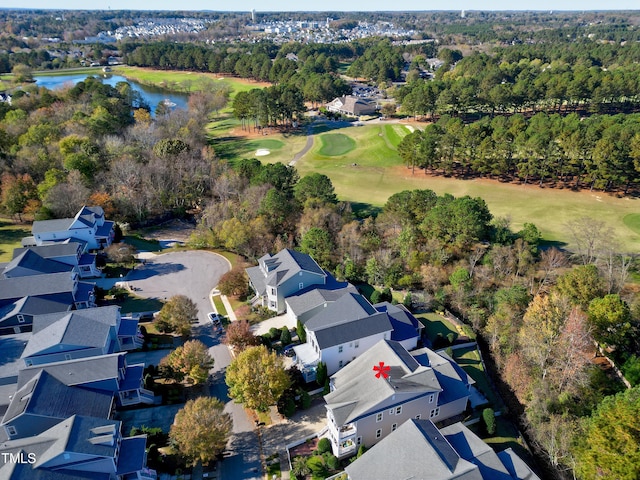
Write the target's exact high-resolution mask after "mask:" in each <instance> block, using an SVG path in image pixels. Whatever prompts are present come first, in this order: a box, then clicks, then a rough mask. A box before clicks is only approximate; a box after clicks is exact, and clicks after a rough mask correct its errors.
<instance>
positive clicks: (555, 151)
mask: <svg viewBox="0 0 640 480" xmlns="http://www.w3.org/2000/svg"><path fill="white" fill-rule="evenodd" d="M398 153H399V154H400V156H401V157H402V159H403V160H404V162H405V164H406V165H407V166H409V167H411V168H413V169H415V168H416V167H417V168H423V169H425V170H426V171H428V172H431V173H442V174H446V175H456V176H468V175H472V176H476V175H477V176H489V177H497V178H501V179H506V180H514V179H519V180H521V181H523V182H525V183H527V182H538V183H539V184H540V185H543V184H545V183H547V184H548V183H549V182H551V183H552V184H559V185H561V186H564V187H573V188H584V187H589V188H596V189H601V190H605V191H623V192H624V193H627V192H628V191H629V189H635V188H637V185H638V181H639V180H640V116H639V115H638V114H632V115H622V114H619V115H614V116H610V115H593V116H591V117H586V118H580V117H579V116H578V115H577V114H575V113H572V114H569V115H567V116H564V117H563V116H561V115H558V114H552V115H548V114H546V113H537V114H535V115H534V116H532V117H531V118H529V119H527V118H526V117H524V116H523V115H519V114H518V115H513V116H510V117H502V116H498V117H493V118H491V119H490V118H488V117H485V118H484V119H482V120H480V121H477V122H473V123H470V124H464V123H463V122H462V121H461V120H460V119H459V118H453V117H449V116H446V115H445V116H443V117H441V118H440V120H438V122H436V123H435V124H431V125H428V126H427V127H426V128H425V129H424V130H423V131H419V130H416V131H415V132H413V133H411V134H410V135H407V136H406V137H405V138H403V139H402V142H401V143H400V144H399V146H398Z"/></svg>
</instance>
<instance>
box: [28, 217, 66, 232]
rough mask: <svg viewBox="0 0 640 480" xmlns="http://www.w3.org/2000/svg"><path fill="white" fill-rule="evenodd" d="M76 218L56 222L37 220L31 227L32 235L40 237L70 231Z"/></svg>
mask: <svg viewBox="0 0 640 480" xmlns="http://www.w3.org/2000/svg"><path fill="white" fill-rule="evenodd" d="M74 221H75V218H58V219H55V220H36V221H35V222H33V226H32V227H31V233H33V234H34V235H38V234H40V233H48V232H63V231H65V230H68V229H69V227H70V226H71V224H72V223H73V222H74Z"/></svg>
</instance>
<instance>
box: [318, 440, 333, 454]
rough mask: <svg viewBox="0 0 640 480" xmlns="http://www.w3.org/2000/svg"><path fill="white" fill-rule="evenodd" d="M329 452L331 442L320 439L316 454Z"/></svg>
mask: <svg viewBox="0 0 640 480" xmlns="http://www.w3.org/2000/svg"><path fill="white" fill-rule="evenodd" d="M330 451H331V440H329V439H328V438H321V439H320V440H318V453H320V454H322V453H324V452H330Z"/></svg>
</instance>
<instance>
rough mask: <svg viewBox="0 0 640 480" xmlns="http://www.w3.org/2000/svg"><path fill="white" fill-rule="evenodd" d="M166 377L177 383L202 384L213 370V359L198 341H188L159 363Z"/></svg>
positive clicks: (205, 347)
mask: <svg viewBox="0 0 640 480" xmlns="http://www.w3.org/2000/svg"><path fill="white" fill-rule="evenodd" d="M160 367H162V368H163V369H164V370H165V373H166V374H167V376H169V377H171V378H174V379H175V380H177V381H180V382H181V381H183V380H187V381H188V382H192V383H195V384H198V383H204V382H206V381H207V378H209V370H210V369H211V368H213V358H212V357H211V355H210V354H209V350H208V349H207V346H206V345H205V344H204V343H202V342H201V341H199V340H189V341H188V342H185V344H184V345H182V346H180V347H178V348H176V349H175V350H174V351H173V352H171V353H170V354H169V355H167V356H166V357H164V358H163V359H162V360H161V361H160Z"/></svg>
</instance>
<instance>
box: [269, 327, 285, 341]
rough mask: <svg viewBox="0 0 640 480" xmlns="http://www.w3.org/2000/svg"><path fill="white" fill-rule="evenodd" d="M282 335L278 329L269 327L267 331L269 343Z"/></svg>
mask: <svg viewBox="0 0 640 480" xmlns="http://www.w3.org/2000/svg"><path fill="white" fill-rule="evenodd" d="M281 334H282V332H280V329H279V328H276V327H271V328H270V329H269V339H270V340H271V341H273V340H278V339H279V338H280V335H281Z"/></svg>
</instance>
